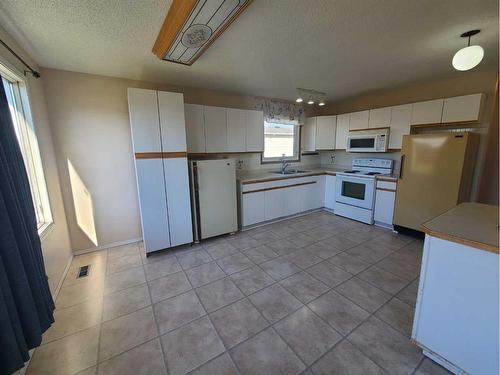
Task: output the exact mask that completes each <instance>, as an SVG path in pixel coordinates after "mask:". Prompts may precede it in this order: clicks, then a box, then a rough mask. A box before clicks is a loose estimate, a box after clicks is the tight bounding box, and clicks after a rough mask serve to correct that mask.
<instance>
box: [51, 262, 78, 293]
mask: <svg viewBox="0 0 500 375" xmlns="http://www.w3.org/2000/svg"><path fill="white" fill-rule="evenodd" d="M74 257H75V256H74V255H73V254H71V258H70V260H69V262H68V264H66V268H65V269H64V272H63V274H62V276H61V279H60V280H59V283H58V284H57V287H56V290H55V291H54V295H53V296H52V297H53V298H54V301H55V300H56V299H57V296H58V295H59V292H60V291H61V288H62V285H63V282H64V279H65V278H66V275H67V274H68V271H69V268H70V267H71V263H72V262H73V258H74Z"/></svg>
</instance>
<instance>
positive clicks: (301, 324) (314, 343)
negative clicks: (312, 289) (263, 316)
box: [274, 306, 342, 365]
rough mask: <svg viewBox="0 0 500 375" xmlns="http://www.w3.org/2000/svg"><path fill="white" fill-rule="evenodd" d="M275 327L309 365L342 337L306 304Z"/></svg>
mask: <svg viewBox="0 0 500 375" xmlns="http://www.w3.org/2000/svg"><path fill="white" fill-rule="evenodd" d="M274 328H275V329H276V331H278V333H279V335H280V336H281V338H283V340H285V341H286V342H287V343H288V345H290V347H291V348H292V349H293V351H294V352H295V353H296V354H297V355H298V356H299V357H300V358H301V359H302V360H303V361H304V363H305V364H307V365H310V364H312V363H313V362H314V361H316V360H317V359H318V358H319V357H320V356H322V355H323V354H324V353H326V352H327V351H328V350H329V349H330V348H332V347H333V345H335V344H336V343H337V342H338V341H340V340H341V339H342V336H341V335H340V334H339V333H338V332H336V331H335V330H334V329H332V328H331V327H330V326H329V325H328V324H326V323H325V322H324V321H323V320H321V319H320V318H319V317H318V316H317V315H316V314H314V313H313V312H312V311H311V310H310V309H309V308H307V307H305V306H304V307H302V308H301V309H299V310H297V311H296V312H294V313H293V314H291V315H289V316H287V317H286V318H285V319H283V320H281V321H280V322H278V323H277V324H276V325H275V326H274Z"/></svg>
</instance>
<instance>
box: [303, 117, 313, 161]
mask: <svg viewBox="0 0 500 375" xmlns="http://www.w3.org/2000/svg"><path fill="white" fill-rule="evenodd" d="M302 131H303V138H302V141H303V144H304V146H303V147H302V150H303V151H306V152H308V151H316V117H308V118H306V123H305V124H304V126H303V127H302Z"/></svg>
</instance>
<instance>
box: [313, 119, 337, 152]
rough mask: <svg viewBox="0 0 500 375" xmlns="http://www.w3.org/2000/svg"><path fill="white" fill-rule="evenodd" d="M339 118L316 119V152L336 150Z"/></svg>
mask: <svg viewBox="0 0 500 375" xmlns="http://www.w3.org/2000/svg"><path fill="white" fill-rule="evenodd" d="M336 129H337V116H318V117H316V150H333V149H334V148H335V131H336Z"/></svg>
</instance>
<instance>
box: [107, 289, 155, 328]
mask: <svg viewBox="0 0 500 375" xmlns="http://www.w3.org/2000/svg"><path fill="white" fill-rule="evenodd" d="M149 305H151V298H150V297H149V290H148V285H147V284H146V283H144V284H141V285H138V286H134V287H131V288H128V289H124V290H121V291H119V292H116V293H111V294H107V295H106V296H104V301H103V311H102V320H103V321H108V320H112V319H115V318H117V317H119V316H122V315H127V314H130V313H132V312H134V311H137V310H140V309H142V308H144V307H147V306H149Z"/></svg>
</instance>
